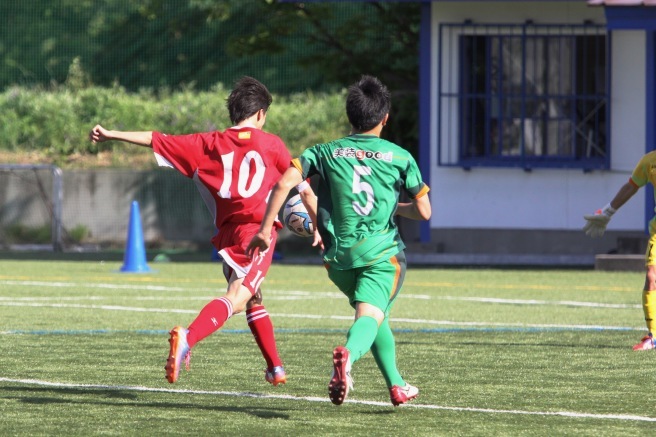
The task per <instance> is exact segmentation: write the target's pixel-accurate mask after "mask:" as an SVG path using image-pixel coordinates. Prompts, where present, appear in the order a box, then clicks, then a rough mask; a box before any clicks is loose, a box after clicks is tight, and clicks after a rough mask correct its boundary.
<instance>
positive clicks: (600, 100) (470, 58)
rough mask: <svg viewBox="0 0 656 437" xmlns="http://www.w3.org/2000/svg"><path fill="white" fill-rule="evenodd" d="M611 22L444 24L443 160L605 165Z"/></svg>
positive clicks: (440, 141)
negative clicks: (608, 24) (606, 26)
mask: <svg viewBox="0 0 656 437" xmlns="http://www.w3.org/2000/svg"><path fill="white" fill-rule="evenodd" d="M608 57H609V56H608V37H607V32H606V28H605V27H604V26H598V25H594V24H581V25H536V24H533V23H525V24H521V25H513V24H510V25H508V24H505V25H489V24H485V25H476V24H472V23H464V24H462V23H460V24H443V25H441V26H440V57H439V64H440V65H439V74H440V77H439V80H438V83H439V85H438V94H439V99H438V100H439V114H440V117H439V118H440V122H439V128H438V144H439V147H438V149H439V153H438V157H439V158H438V160H439V164H440V165H455V166H461V167H465V168H471V167H480V166H500V167H521V168H525V169H531V168H539V167H552V168H553V167H555V168H580V169H584V170H586V169H587V170H592V169H604V168H608V167H609V164H610V159H609V158H610V157H609V153H608V152H609V144H608V139H609V135H608V133H609V132H608V130H609V123H608V121H609V117H608V114H609V107H608V100H609V99H608V83H609V81H608V71H609V69H608V65H609V62H608V61H609V60H608Z"/></svg>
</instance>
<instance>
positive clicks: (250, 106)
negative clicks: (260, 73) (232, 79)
mask: <svg viewBox="0 0 656 437" xmlns="http://www.w3.org/2000/svg"><path fill="white" fill-rule="evenodd" d="M271 102H273V97H271V93H269V90H268V89H267V87H266V86H264V84H263V83H262V82H260V81H258V80H257V79H253V78H252V77H249V76H244V77H242V78H241V79H239V80H238V81H237V82H236V83H235V86H234V87H233V89H232V92H231V93H230V95H229V96H228V113H229V114H230V120H231V121H232V122H233V123H234V124H238V123H240V122H242V121H244V120H246V119H247V118H248V117H250V116H251V115H253V114H255V113H256V112H257V111H259V110H260V109H264V112H265V113H266V112H267V110H268V109H269V106H270V105H271Z"/></svg>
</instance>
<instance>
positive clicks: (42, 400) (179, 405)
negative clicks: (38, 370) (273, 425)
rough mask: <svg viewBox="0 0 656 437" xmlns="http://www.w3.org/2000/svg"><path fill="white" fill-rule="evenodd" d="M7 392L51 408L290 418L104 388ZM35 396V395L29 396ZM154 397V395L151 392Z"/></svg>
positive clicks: (8, 389) (269, 411)
mask: <svg viewBox="0 0 656 437" xmlns="http://www.w3.org/2000/svg"><path fill="white" fill-rule="evenodd" d="M0 390H2V391H5V392H18V393H21V394H22V393H25V394H26V396H20V395H19V396H11V395H9V396H2V398H3V399H7V400H16V401H18V402H22V403H25V404H33V405H47V404H60V405H61V404H68V405H90V404H93V405H100V406H109V407H124V408H135V407H138V408H164V409H178V410H179V409H189V410H203V411H218V412H232V413H245V414H250V415H252V416H255V417H258V418H261V419H289V415H288V414H286V413H282V412H279V411H277V409H275V408H257V407H236V406H213V405H206V404H204V403H184V402H151V401H148V402H140V401H138V399H139V396H138V395H136V394H133V393H126V392H123V391H121V390H120V389H119V390H102V389H84V388H81V389H71V388H52V387H43V388H40V387H0ZM47 393H54V394H56V395H59V396H60V397H52V396H43V397H41V396H38V394H44V395H45V394H47ZM28 394H32V395H33V396H27V395H28ZM151 394H152V393H151ZM66 396H87V399H67V398H66ZM111 399H116V400H128V402H123V401H117V402H112V401H110V400H111Z"/></svg>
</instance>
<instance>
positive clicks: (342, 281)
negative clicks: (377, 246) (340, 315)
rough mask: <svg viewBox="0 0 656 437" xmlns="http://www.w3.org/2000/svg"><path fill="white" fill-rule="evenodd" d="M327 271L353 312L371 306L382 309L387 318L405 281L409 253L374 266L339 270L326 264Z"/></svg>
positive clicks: (397, 255) (395, 256)
mask: <svg viewBox="0 0 656 437" xmlns="http://www.w3.org/2000/svg"><path fill="white" fill-rule="evenodd" d="M326 270H327V271H328V277H329V278H330V280H331V281H333V283H334V284H335V285H336V286H337V288H339V289H340V290H341V292H342V293H344V294H345V295H346V297H348V299H349V303H350V304H351V306H352V307H353V308H355V303H356V302H364V303H368V304H371V305H373V306H375V307H376V308H379V309H380V310H381V311H383V313H385V317H387V316H389V312H390V310H391V309H392V304H393V303H394V300H395V299H396V296H398V294H399V292H400V291H401V286H402V285H403V279H404V278H405V271H406V260H405V252H403V251H401V252H399V253H397V254H396V255H394V256H393V257H391V258H390V259H388V260H386V261H383V262H380V263H378V264H374V265H371V266H365V267H358V268H354V269H349V270H337V269H335V268H333V267H331V266H330V264H326Z"/></svg>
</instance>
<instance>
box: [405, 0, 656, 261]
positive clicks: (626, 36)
mask: <svg viewBox="0 0 656 437" xmlns="http://www.w3.org/2000/svg"><path fill="white" fill-rule="evenodd" d="M603 3H604V2H603V1H598V0H596V1H593V2H589V3H588V2H586V1H583V0H554V1H546V0H545V1H492V0H487V1H485V0H479V1H468V0H458V1H448V0H443V1H440V0H434V1H432V2H422V5H421V7H422V26H421V29H422V30H421V55H420V56H421V60H420V66H421V67H420V68H421V71H420V85H419V86H420V114H421V115H420V117H421V122H420V152H419V161H420V166H421V169H422V173H423V174H424V177H425V178H426V179H427V182H428V184H429V185H430V186H431V193H430V195H431V201H432V204H433V217H432V218H431V220H430V222H429V223H426V224H422V225H421V227H420V231H419V232H418V233H417V238H416V239H417V240H418V241H421V243H422V244H423V246H424V248H425V249H426V250H427V251H428V252H429V253H430V252H433V253H435V254H436V258H435V260H436V261H437V262H439V260H440V259H442V260H444V261H447V260H449V259H451V260H456V262H465V263H467V262H473V263H475V262H481V263H486V262H500V263H504V262H506V263H513V262H514V261H513V260H515V261H517V260H520V259H527V258H531V257H533V259H534V260H537V259H538V258H541V259H542V261H544V262H547V263H556V264H557V263H564V264H568V263H569V264H586V263H592V262H594V255H595V254H599V253H608V252H612V251H618V252H621V253H639V252H641V251H642V250H643V248H644V245H645V244H646V233H645V229H646V223H647V221H648V220H649V219H650V218H651V217H652V211H653V203H654V202H653V194H652V187H651V186H648V187H646V189H644V190H641V191H640V192H639V193H638V194H637V195H636V196H635V197H634V198H633V199H631V201H629V202H628V203H627V204H626V205H624V206H623V207H622V208H621V209H620V210H619V211H618V213H617V214H615V216H614V217H613V219H612V221H611V222H610V224H609V227H608V231H607V233H606V235H605V236H604V237H603V238H601V239H594V240H593V239H590V238H588V237H587V236H585V234H584V233H583V232H582V231H581V228H582V227H583V225H584V224H585V221H584V219H583V215H584V214H589V213H592V212H594V211H595V210H596V209H598V208H601V207H603V206H604V205H605V204H607V203H608V202H609V201H610V200H611V199H612V197H613V196H614V195H615V193H616V192H617V190H618V189H619V187H620V186H621V185H622V184H624V183H625V182H626V181H627V180H628V178H629V176H630V174H631V172H632V170H633V168H634V166H635V164H636V163H637V161H638V160H639V158H640V157H641V156H642V155H643V154H644V153H645V152H646V151H649V150H653V149H654V148H655V147H654V145H655V144H656V138H655V136H656V133H655V128H654V125H655V123H654V117H655V114H656V99H655V98H654V92H655V91H654V90H655V86H656V65H655V64H656V60H655V56H654V55H655V47H656V7H650V6H648V5H646V4H645V3H656V2H655V1H650V2H641V1H627V0H623V1H622V0H620V1H617V0H615V1H613V0H607V1H606V2H605V3H606V4H603ZM617 3H621V4H620V5H617ZM627 3H629V4H630V5H627ZM406 240H409V241H411V240H412V238H406ZM440 257H441V258H440ZM536 257H537V258H536ZM539 262H541V261H539Z"/></svg>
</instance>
